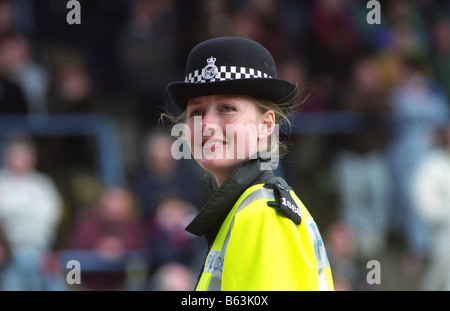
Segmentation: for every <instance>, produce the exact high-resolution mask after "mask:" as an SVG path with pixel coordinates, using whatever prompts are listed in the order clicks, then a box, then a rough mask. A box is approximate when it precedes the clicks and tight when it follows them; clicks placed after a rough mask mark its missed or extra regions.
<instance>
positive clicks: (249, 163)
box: [186, 154, 274, 244]
mask: <svg viewBox="0 0 450 311" xmlns="http://www.w3.org/2000/svg"><path fill="white" fill-rule="evenodd" d="M266 161H269V162H270V158H269V159H267V158H263V157H261V156H260V155H259V154H257V157H256V158H254V159H247V160H245V161H243V162H242V163H241V164H239V165H238V166H237V167H236V168H235V169H234V171H233V172H232V173H231V175H230V176H228V178H227V179H226V180H225V182H224V183H223V184H222V185H221V186H220V187H219V188H218V189H217V190H216V192H215V193H214V194H213V195H212V197H211V198H210V199H209V200H208V201H207V202H206V204H205V205H204V206H203V208H202V209H201V210H200V212H199V213H198V215H197V216H196V217H195V218H194V220H193V221H192V222H191V223H190V224H189V225H188V226H187V227H186V231H188V232H190V233H192V234H195V235H198V236H201V235H205V237H206V239H207V240H208V243H209V244H211V243H212V241H214V239H215V236H216V234H217V232H218V231H219V229H220V227H221V225H222V222H223V221H224V220H225V218H226V216H227V215H228V213H229V212H230V210H231V209H232V208H233V206H234V204H235V203H236V201H237V200H238V199H239V197H240V196H241V194H242V193H243V192H244V191H245V190H247V188H249V187H250V186H253V185H256V184H259V183H264V182H266V181H267V180H269V179H270V178H272V177H273V176H274V174H273V172H272V170H261V169H260V167H261V163H262V162H266Z"/></svg>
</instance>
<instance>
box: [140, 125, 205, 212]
mask: <svg viewBox="0 0 450 311" xmlns="http://www.w3.org/2000/svg"><path fill="white" fill-rule="evenodd" d="M173 143H174V138H173V137H172V136H170V135H169V133H167V132H165V131H164V130H161V131H157V130H153V131H151V132H150V134H148V136H147V137H146V138H145V139H144V141H143V149H142V155H143V158H142V168H141V170H140V171H138V173H137V175H136V176H135V177H134V181H135V183H134V184H135V193H136V196H137V199H138V200H139V203H140V207H141V209H142V210H141V214H142V217H143V218H144V219H149V218H150V217H152V216H153V215H154V213H155V209H156V206H157V204H158V200H159V199H160V195H161V194H162V193H166V192H170V191H173V192H179V193H182V194H183V196H185V197H186V198H187V199H188V200H190V201H191V202H192V203H193V204H195V205H196V206H201V204H203V203H204V202H205V200H206V196H207V195H208V189H207V188H206V185H205V182H204V179H203V178H202V176H201V175H200V174H199V173H198V170H195V167H190V166H188V163H186V162H183V161H179V160H175V159H174V158H173V156H172V153H171V148H172V144H173ZM188 176H189V178H188ZM191 176H194V178H192V177H191ZM186 180H189V183H186ZM199 189H202V191H201V193H199Z"/></svg>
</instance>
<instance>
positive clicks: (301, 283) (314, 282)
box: [194, 165, 333, 291]
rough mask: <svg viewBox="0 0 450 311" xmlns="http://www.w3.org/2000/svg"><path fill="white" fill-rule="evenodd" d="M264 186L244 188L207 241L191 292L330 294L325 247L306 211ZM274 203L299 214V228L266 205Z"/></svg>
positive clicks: (298, 203)
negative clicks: (207, 249)
mask: <svg viewBox="0 0 450 311" xmlns="http://www.w3.org/2000/svg"><path fill="white" fill-rule="evenodd" d="M247 168H248V165H247ZM242 171H243V172H241V173H243V175H244V176H245V174H247V173H248V174H249V176H252V172H255V171H254V170H251V169H250V171H249V170H248V169H242ZM262 175H267V174H262ZM241 176H242V175H241ZM272 176H273V174H272ZM260 177H261V176H258V178H256V180H258V179H259V180H267V176H266V177H264V178H260ZM265 185H266V184H265V183H257V184H254V185H251V186H250V187H248V188H247V189H246V190H245V191H244V192H243V193H242V194H241V195H240V197H239V198H238V200H237V201H236V202H235V204H234V205H233V207H232V208H231V210H229V212H228V214H227V215H226V217H225V219H224V221H223V222H222V224H221V226H220V229H219V230H218V232H217V234H216V235H215V238H214V239H213V240H211V242H212V243H211V248H210V250H209V253H208V255H207V257H206V260H205V264H204V267H203V271H202V273H201V276H200V279H199V282H198V284H197V286H196V290H199V291H204V290H213V291H214V290H223V291H245V290H251V291H258V290H333V281H332V275H331V270H330V264H329V262H328V258H327V254H326V250H325V246H324V243H323V241H322V238H321V235H320V233H319V230H318V228H317V225H316V223H315V222H314V220H313V218H312V217H311V215H310V214H309V212H308V210H307V209H306V208H305V206H304V205H303V203H302V202H301V201H300V199H299V198H298V197H297V196H296V195H295V193H294V192H293V191H292V190H286V191H288V193H289V195H288V196H289V197H288V199H289V200H286V198H284V199H283V198H280V197H278V198H277V196H276V194H275V193H274V191H275V190H274V189H271V188H270V187H265ZM285 186H287V185H285ZM283 189H284V188H283ZM277 199H280V200H281V203H285V205H289V206H290V207H289V208H290V209H291V210H292V211H293V212H294V213H295V214H296V215H298V216H300V217H298V218H299V219H301V221H300V220H299V224H298V222H297V224H296V223H294V221H293V220H292V219H290V218H289V217H287V216H286V215H284V214H282V213H280V210H279V209H277V208H274V207H271V206H269V205H270V204H268V203H270V202H273V201H274V200H277ZM290 200H293V201H294V202H289V201H290ZM286 201H287V202H286ZM201 217H203V218H205V216H204V215H202V216H201ZM212 218H214V217H212ZM194 231H195V230H194Z"/></svg>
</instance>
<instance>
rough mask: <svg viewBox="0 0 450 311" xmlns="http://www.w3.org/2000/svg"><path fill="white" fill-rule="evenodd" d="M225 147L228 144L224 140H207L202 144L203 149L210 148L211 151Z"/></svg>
mask: <svg viewBox="0 0 450 311" xmlns="http://www.w3.org/2000/svg"><path fill="white" fill-rule="evenodd" d="M223 145H226V142H224V141H223V140H213V139H209V140H206V141H204V142H203V143H202V147H203V148H209V149H211V150H213V149H215V148H217V147H218V146H223Z"/></svg>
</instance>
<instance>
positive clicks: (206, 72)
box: [202, 56, 219, 80]
mask: <svg viewBox="0 0 450 311" xmlns="http://www.w3.org/2000/svg"><path fill="white" fill-rule="evenodd" d="M206 62H207V63H208V64H207V65H206V66H205V67H204V68H203V70H202V77H203V79H205V80H211V79H212V78H214V77H215V76H216V75H217V73H218V72H219V69H217V66H216V65H215V62H216V59H215V58H214V57H212V56H211V57H210V58H208V59H207V60H206Z"/></svg>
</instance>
